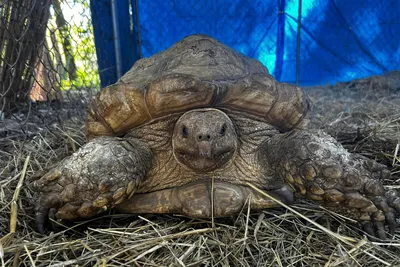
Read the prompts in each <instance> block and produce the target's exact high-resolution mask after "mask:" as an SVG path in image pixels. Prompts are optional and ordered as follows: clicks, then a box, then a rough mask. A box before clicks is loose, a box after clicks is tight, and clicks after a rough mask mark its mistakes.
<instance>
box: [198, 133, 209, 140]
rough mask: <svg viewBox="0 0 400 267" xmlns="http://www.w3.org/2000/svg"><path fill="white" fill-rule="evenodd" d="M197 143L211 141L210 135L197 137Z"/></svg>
mask: <svg viewBox="0 0 400 267" xmlns="http://www.w3.org/2000/svg"><path fill="white" fill-rule="evenodd" d="M197 140H198V141H210V140H211V135H210V134H199V135H198V136H197Z"/></svg>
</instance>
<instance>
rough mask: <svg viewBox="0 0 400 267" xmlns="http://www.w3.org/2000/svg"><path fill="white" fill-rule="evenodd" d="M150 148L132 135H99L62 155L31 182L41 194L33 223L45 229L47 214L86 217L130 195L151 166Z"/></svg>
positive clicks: (71, 217)
mask: <svg viewBox="0 0 400 267" xmlns="http://www.w3.org/2000/svg"><path fill="white" fill-rule="evenodd" d="M151 163H152V152H151V150H150V149H149V148H148V147H147V145H145V144H143V143H142V142H140V141H137V140H135V139H133V138H129V139H123V138H116V137H100V138H97V139H94V140H92V141H90V142H89V143H87V144H86V145H85V146H84V147H82V148H81V149H80V150H79V151H77V152H76V153H75V154H73V155H72V156H70V157H68V158H65V159H64V160H63V161H61V162H60V163H59V164H58V165H57V166H56V167H54V168H53V169H51V170H50V171H49V172H47V173H46V174H45V175H44V176H42V177H38V178H39V179H38V180H36V181H34V182H33V187H34V188H35V189H36V190H37V191H42V192H43V195H42V196H41V197H40V200H39V201H38V203H37V206H36V226H37V229H38V231H39V232H42V233H43V232H44V227H45V223H46V221H47V218H48V216H49V215H50V217H54V219H66V220H74V219H77V218H89V217H93V216H95V215H96V214H99V213H101V212H102V211H104V210H107V209H109V208H111V207H113V206H114V205H117V204H119V203H121V202H122V201H124V200H125V199H127V198H128V197H130V196H132V195H133V194H134V192H135V191H136V189H137V187H138V184H139V183H140V180H141V179H142V178H143V177H144V176H145V174H146V171H147V170H148V169H149V168H150V167H151Z"/></svg>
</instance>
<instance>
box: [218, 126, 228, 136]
mask: <svg viewBox="0 0 400 267" xmlns="http://www.w3.org/2000/svg"><path fill="white" fill-rule="evenodd" d="M225 132H226V124H224V125H222V127H221V130H220V131H219V134H220V135H221V136H224V135H225Z"/></svg>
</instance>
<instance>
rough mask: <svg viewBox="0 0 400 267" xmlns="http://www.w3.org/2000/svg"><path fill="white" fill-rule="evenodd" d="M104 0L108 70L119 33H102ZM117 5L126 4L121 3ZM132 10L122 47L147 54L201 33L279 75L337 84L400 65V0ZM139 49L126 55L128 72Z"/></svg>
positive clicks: (195, 4)
mask: <svg viewBox="0 0 400 267" xmlns="http://www.w3.org/2000/svg"><path fill="white" fill-rule="evenodd" d="M118 1H119V0H116V2H118ZM123 1H124V2H126V3H128V2H129V1H127V0H123ZM101 2H109V1H104V0H103V1H92V3H91V6H92V15H93V25H94V29H95V34H96V36H95V38H96V47H97V49H98V52H97V53H98V56H99V68H100V70H110V69H115V64H116V63H115V57H113V56H109V57H108V58H107V57H105V56H104V55H111V54H115V51H112V49H113V45H112V44H110V45H108V46H107V45H104V42H107V41H108V42H109V43H110V42H112V41H113V40H105V39H104V38H102V36H109V35H110V34H111V35H112V27H111V26H104V24H102V23H103V22H104V21H103V20H102V19H101V17H100V18H99V16H104V14H102V13H98V12H97V13H96V6H97V9H99V8H98V6H101V5H103V6H102V8H103V9H104V3H101ZM300 2H301V13H299V3H300ZM118 8H123V7H122V5H121V4H120V5H119V7H118ZM128 9H129V10H131V11H130V12H126V11H125V12H122V11H120V12H119V14H120V15H119V16H131V18H122V17H121V18H119V21H121V22H122V23H130V24H131V25H130V28H129V27H125V28H124V30H125V33H126V32H127V29H130V30H131V33H130V34H119V36H120V38H121V39H122V40H121V50H123V51H129V49H132V51H138V50H139V51H140V52H141V55H142V56H143V57H149V56H151V55H153V54H155V53H158V52H160V51H162V50H164V49H166V48H168V47H169V46H171V45H172V44H173V43H175V42H177V41H179V40H180V39H182V38H184V37H185V36H188V35H191V34H195V33H202V34H207V35H210V36H212V37H214V38H216V39H218V40H220V41H221V42H223V43H224V44H226V45H228V46H231V47H233V48H234V49H236V50H239V51H241V52H242V53H244V54H246V55H248V56H250V57H255V58H257V59H259V60H260V61H261V62H262V63H263V64H264V65H265V66H266V67H267V68H268V69H269V71H270V72H271V74H272V75H274V76H275V78H276V79H277V80H279V81H284V82H290V83H296V74H297V75H298V79H299V83H300V85H314V84H326V83H335V82H338V81H347V80H351V79H356V78H362V77H366V76H370V75H377V74H382V73H384V72H387V71H390V70H396V69H400V16H399V12H400V1H398V0H391V1H390V0H385V1H376V0H352V1H348V0H321V1H311V0H302V1H300V0H202V1H199V0H185V1H183V0H170V1H162V0H152V1H149V0H136V1H135V0H131V1H130V2H129V6H127V7H126V10H128ZM103 13H104V12H103ZM106 14H108V13H107V12H106ZM107 16H108V15H106V16H105V17H107ZM299 18H301V20H299ZM299 22H301V24H300V27H299ZM110 25H111V24H110ZM298 29H300V32H298ZM298 33H299V34H298ZM298 37H300V38H299V39H298ZM127 40H128V41H127ZM298 40H299V42H298ZM140 52H135V53H136V54H135V55H136V56H122V59H123V64H124V66H125V67H124V68H123V69H124V70H125V71H126V69H127V67H126V66H130V65H132V64H133V63H134V61H135V60H137V59H138V56H137V55H138V54H139V53H140ZM124 53H125V54H127V52H124ZM102 55H103V56H102ZM104 58H106V60H103V59H104ZM113 58H114V59H113ZM297 60H299V62H297ZM297 63H299V64H297ZM100 74H101V72H100ZM113 79H114V80H113V81H111V80H112V79H111V80H110V79H109V77H108V78H107V82H104V83H103V80H104V79H103V77H101V80H102V85H103V86H104V85H106V84H110V83H112V82H115V81H116V80H117V79H118V77H116V75H115V74H114V78H113Z"/></svg>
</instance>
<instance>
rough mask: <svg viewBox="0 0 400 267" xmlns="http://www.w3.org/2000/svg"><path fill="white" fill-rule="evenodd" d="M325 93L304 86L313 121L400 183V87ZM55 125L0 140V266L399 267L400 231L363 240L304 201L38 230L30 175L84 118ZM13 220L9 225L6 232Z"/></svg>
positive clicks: (75, 138) (51, 158) (76, 141)
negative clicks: (215, 214) (214, 214)
mask: <svg viewBox="0 0 400 267" xmlns="http://www.w3.org/2000/svg"><path fill="white" fill-rule="evenodd" d="M346 87H348V88H346ZM343 88H345V89H343ZM326 89H327V88H310V89H308V92H309V94H310V95H311V98H312V99H313V100H314V103H315V108H314V111H313V112H311V114H310V119H311V124H312V126H313V127H318V128H323V129H325V130H326V131H328V132H329V133H331V134H332V135H334V136H336V137H337V138H338V139H339V140H340V141H341V142H342V143H344V145H345V146H346V147H347V148H348V149H349V150H351V151H355V152H358V153H361V154H364V155H366V156H368V157H370V158H374V159H377V160H379V161H380V162H383V163H385V164H387V165H388V166H389V167H390V168H391V170H392V173H393V177H392V180H390V181H385V183H386V186H388V187H397V188H399V184H400V155H399V153H398V152H396V147H398V146H399V143H400V142H399V136H400V96H399V94H400V93H399V91H397V92H394V91H390V90H389V89H385V90H384V91H383V92H382V90H377V89H376V88H375V87H374V90H373V89H368V90H365V88H364V89H362V88H358V87H357V84H356V86H352V87H351V88H350V86H348V84H344V85H343V84H342V85H340V86H337V87H332V88H331V90H329V91H327V90H326ZM378 89H379V88H378ZM59 125H60V124H59V123H54V124H52V125H47V127H38V128H41V129H42V130H41V131H38V132H37V133H35V134H34V137H33V138H29V139H26V140H15V139H12V140H11V139H7V140H8V142H4V140H5V139H6V138H7V137H4V138H2V140H0V141H2V142H0V143H1V144H2V146H4V147H3V148H4V149H2V151H1V152H0V166H1V167H2V168H1V169H0V235H1V242H0V263H1V264H2V266H385V265H386V266H400V230H398V231H397V234H396V235H395V236H394V237H393V239H391V240H389V241H387V242H382V243H377V242H370V241H368V240H366V239H365V238H364V237H363V236H362V235H361V234H360V232H359V230H358V228H357V224H356V223H355V222H353V221H352V220H350V219H348V218H345V217H342V216H340V215H339V214H335V213H332V212H330V211H327V210H325V209H323V208H322V207H319V206H318V205H316V204H312V203H310V202H306V201H300V202H299V203H297V204H296V205H294V206H292V209H290V210H288V209H284V208H281V209H273V210H267V211H264V212H261V213H256V214H250V213H249V210H248V207H245V208H244V210H243V213H242V214H240V215H239V216H238V217H237V218H226V219H219V220H215V221H214V223H213V222H212V221H211V220H199V219H189V218H184V217H179V216H169V215H161V216H158V215H157V216H156V215H142V216H137V215H121V214H112V213H110V214H105V215H103V216H102V217H100V218H96V219H92V220H90V221H89V222H80V223H77V224H75V225H74V226H72V227H71V228H70V229H69V230H67V231H63V232H59V233H51V234H49V235H41V234H38V233H37V232H35V230H34V219H33V214H34V212H33V206H34V202H35V197H34V196H33V193H32V191H31V190H30V189H29V188H28V186H27V184H28V181H29V177H30V176H31V175H32V174H33V173H35V172H36V171H38V170H40V169H43V168H45V167H48V166H50V165H51V164H52V163H54V162H57V161H58V160H60V159H61V158H63V157H65V156H66V155H68V154H71V153H73V151H75V150H76V149H77V148H78V147H79V146H80V145H82V144H83V142H84V134H83V133H84V128H83V123H82V119H77V118H76V117H74V119H71V120H68V121H64V122H63V123H62V127H61V126H59ZM6 143H7V145H4V144H6ZM24 164H25V166H26V168H24ZM24 176H26V178H25V181H24V179H23V177H24ZM20 181H21V182H22V181H24V184H23V186H22V187H20V189H17V187H18V186H17V185H18V183H19V182H20ZM13 203H14V204H13ZM12 207H13V208H12ZM11 209H15V210H16V213H12V212H11ZM13 216H15V218H16V222H17V223H16V229H10V223H11V225H12V222H13V219H11V218H12V217H13ZM10 230H11V234H10ZM14 230H15V231H14Z"/></svg>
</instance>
